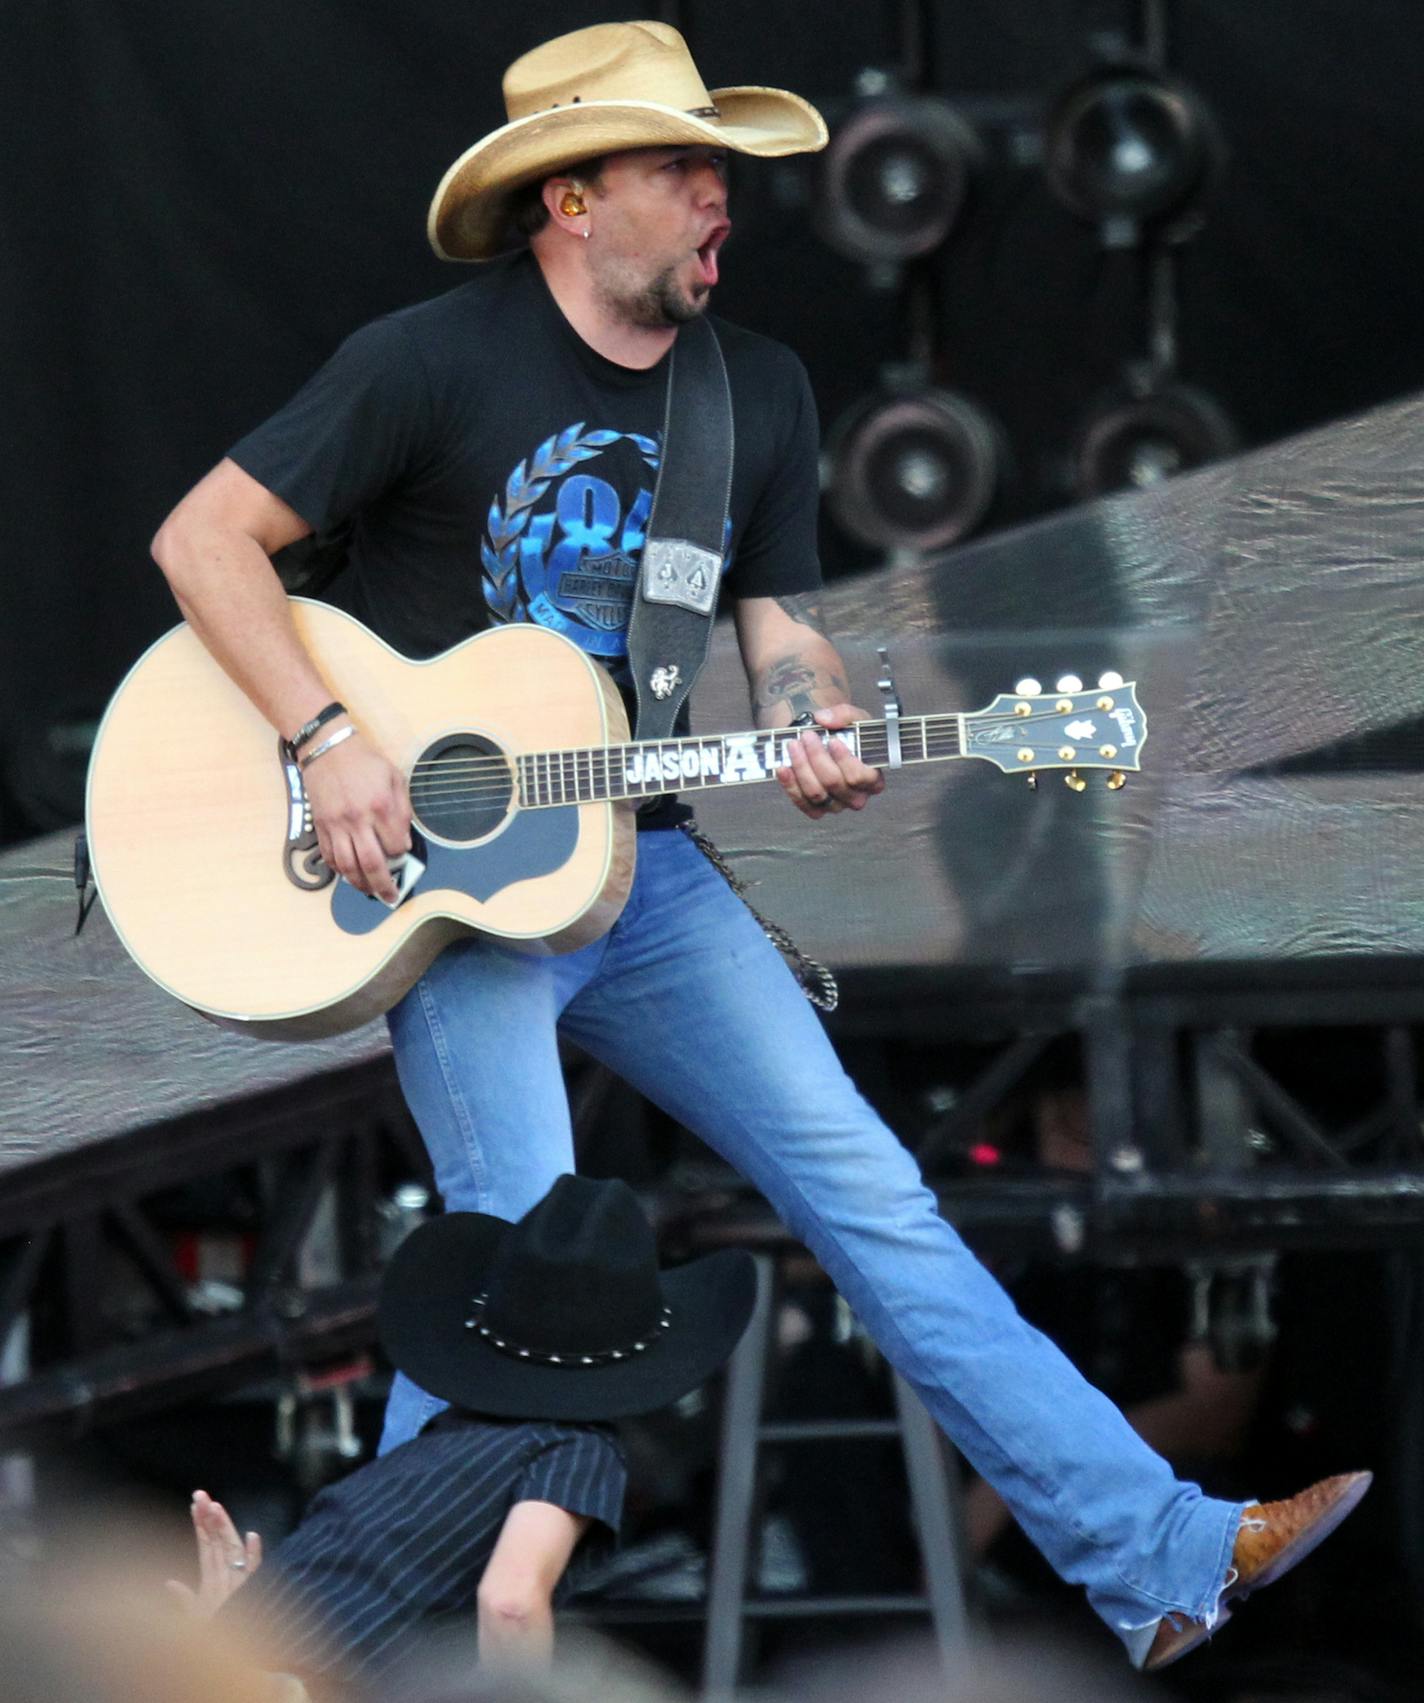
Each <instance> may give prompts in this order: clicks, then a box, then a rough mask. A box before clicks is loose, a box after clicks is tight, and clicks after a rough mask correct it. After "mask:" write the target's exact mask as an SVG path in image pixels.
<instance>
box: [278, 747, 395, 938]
mask: <svg viewBox="0 0 1424 1703" xmlns="http://www.w3.org/2000/svg"><path fill="white" fill-rule="evenodd" d="M347 725H349V724H348V723H336V724H333V726H332V728H331V729H330V730H328V729H326V728H323V729H322V731H321V734H319V735H318V736H317V739H316V740H315V741H313V742H312V747H313V748H314V747H315V746H316V745H319V744H320V743H321V741H322V738H323V736H325V737H328V738H329V737H331V736H332V735H333V734H335V733H338V732H339V731H340V729H341V727H343V726H347ZM303 754H304V753H303V752H300V751H299V752H298V757H299V758H300V757H301V756H302V755H303ZM302 780H303V783H304V784H305V786H306V789H307V801H308V803H309V804H310V805H311V814H312V822H313V825H314V826H315V828H316V836H317V844H318V846H319V847H320V849H321V855H322V859H323V861H324V862H325V863H326V864H327V866H328V867H329V868H331V869H334V870H335V871H336V873H337V874H338V875H342V876H345V878H346V879H347V880H348V881H349V882H350V883H351V885H352V886H353V887H355V888H357V889H358V890H359V891H360V892H362V893H371V894H374V895H375V897H376V898H378V899H384V900H385V901H386V903H387V904H394V903H395V901H396V898H397V890H396V884H395V881H394V879H393V877H392V875H391V870H390V860H391V859H392V858H397V857H400V855H401V854H402V853H403V852H408V851H409V850H410V849H411V841H410V794H409V792H408V790H407V788H406V783H405V776H404V775H402V774H401V772H400V770H399V769H398V768H396V766H395V765H394V764H393V763H392V762H390V761H389V759H388V758H386V757H385V756H384V755H383V753H381V752H380V751H378V750H376V749H375V748H374V747H373V746H372V745H371V744H370V743H369V742H368V741H367V740H366V738H365V737H364V736H363V735H362V733H361V731H360V729H359V728H358V729H357V730H356V731H355V732H354V733H353V734H352V735H351V736H349V737H347V738H345V739H343V740H342V741H341V743H340V744H337V745H333V746H332V747H331V749H329V750H327V751H324V752H322V754H321V755H320V756H319V757H317V758H316V759H315V760H314V761H312V762H311V765H310V767H309V768H306V769H304V770H303V771H302Z"/></svg>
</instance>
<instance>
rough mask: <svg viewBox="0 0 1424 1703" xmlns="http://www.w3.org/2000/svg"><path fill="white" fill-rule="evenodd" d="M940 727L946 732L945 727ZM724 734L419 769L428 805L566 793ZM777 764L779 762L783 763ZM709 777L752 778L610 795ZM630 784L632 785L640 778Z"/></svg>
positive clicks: (945, 747)
mask: <svg viewBox="0 0 1424 1703" xmlns="http://www.w3.org/2000/svg"><path fill="white" fill-rule="evenodd" d="M1017 719H1018V720H1019V721H1020V722H1022V721H1023V720H1024V719H1025V718H1023V717H1019V718H1017ZM862 725H867V724H862ZM875 725H883V724H875ZM768 731H771V730H768ZM939 731H940V732H941V733H943V732H944V731H945V730H939ZM720 738H721V736H719V735H704V736H695V737H693V738H691V739H685V740H669V741H663V742H658V741H646V742H644V743H642V744H635V745H630V746H626V747H618V746H598V747H580V748H572V749H565V750H563V751H553V752H538V753H522V754H520V755H519V756H517V757H516V759H515V762H514V764H513V765H512V764H511V763H510V761H509V759H508V758H505V757H486V758H482V759H479V760H478V761H475V762H465V763H459V764H456V763H450V764H442V763H440V762H439V761H438V760H435V761H428V762H425V763H422V764H418V765H417V774H425V775H426V776H427V778H426V779H425V780H424V783H423V784H422V785H421V786H420V788H419V792H420V801H421V804H422V806H432V805H436V806H438V805H442V804H443V805H447V806H448V805H452V804H455V803H457V802H458V803H472V804H473V803H478V802H481V801H493V800H495V799H501V800H503V799H507V798H508V797H509V795H510V794H511V793H512V792H513V791H514V790H515V788H516V786H519V785H521V784H528V785H530V786H531V788H532V790H533V791H535V792H536V793H537V792H539V791H544V792H548V793H551V794H552V793H554V792H556V791H557V792H560V793H567V792H568V791H570V790H573V791H575V792H576V791H577V790H578V789H579V788H580V787H581V786H582V785H584V784H594V783H595V782H596V781H598V780H601V781H602V782H603V784H604V785H605V786H608V785H610V783H613V782H614V781H615V779H621V777H616V776H615V774H614V773H613V772H612V771H613V770H614V767H615V764H616V763H617V762H618V759H617V758H612V759H610V760H609V761H608V762H607V763H606V764H605V767H604V770H603V772H602V774H601V775H598V774H596V773H595V769H594V764H595V762H596V760H597V759H599V758H600V757H604V756H605V754H608V753H615V752H618V751H620V750H622V751H631V752H639V751H651V752H653V753H655V754H658V755H666V754H667V752H668V750H669V749H671V750H672V751H675V752H676V751H681V750H689V751H698V750H700V749H705V748H708V747H713V748H715V746H716V745H717V744H718V742H719V740H720ZM921 742H922V744H923V746H924V747H925V749H924V751H923V754H922V755H920V756H918V757H916V756H912V757H911V758H910V759H909V760H910V761H911V762H921V761H934V760H935V759H937V758H938V759H946V758H951V757H956V756H959V755H961V753H960V750H959V744H958V739H957V730H956V737H955V738H953V739H951V740H947V741H946V740H944V739H942V738H941V739H939V740H934V739H932V738H930V737H925V738H923V739H922V741H921ZM866 754H867V755H869V754H870V753H868V752H867V753H866ZM1094 755H1096V754H1094ZM1082 760H1083V761H1085V762H1086V761H1090V760H1092V759H1091V758H1087V757H1085V758H1084V759H1082ZM540 761H542V762H543V764H544V770H543V772H542V773H541V772H540V770H539V768H538V763H539V762H540ZM521 764H523V765H526V767H525V769H524V771H523V772H519V765H521ZM530 764H533V768H532V770H531V769H530V768H529V767H528V765H530ZM777 766H778V767H779V766H781V765H777ZM475 769H482V770H484V771H486V773H485V774H484V776H483V777H482V779H481V781H480V782H478V783H477V784H476V785H475V786H474V787H473V788H472V787H471V786H470V784H469V782H468V781H466V780H464V779H462V778H459V777H460V775H461V774H462V773H463V772H464V771H465V770H470V771H473V770H475ZM431 774H433V775H437V776H439V777H440V781H439V782H438V783H437V781H435V780H434V779H431V778H428V777H429V776H430V775H431ZM452 775H453V776H454V777H455V778H454V779H452V778H451V777H452ZM415 778H416V776H415V775H413V776H412V780H413V781H414V780H415ZM755 778H763V779H764V778H765V777H748V779H749V780H751V779H755ZM704 783H705V785H706V786H707V787H709V788H710V787H711V786H717V785H728V784H732V785H736V784H747V783H746V782H742V783H737V782H731V783H728V782H726V781H723V780H722V779H721V778H720V777H717V778H712V777H709V776H707V775H704V774H702V773H701V771H700V769H699V770H698V771H697V772H695V773H686V774H678V775H673V776H666V775H664V774H662V773H661V772H659V773H658V774H657V775H656V776H650V777H648V778H647V779H646V781H645V782H643V783H642V786H643V790H642V791H641V792H628V793H621V794H613V793H609V794H606V795H604V796H606V797H608V798H612V797H615V796H622V797H629V798H636V797H640V796H642V797H648V796H655V795H656V794H657V793H658V792H659V791H661V790H663V789H664V787H666V786H679V787H680V789H682V790H688V791H692V790H702V787H703V785H704ZM625 784H630V785H632V784H636V783H625ZM542 802H545V803H563V802H566V800H565V799H563V798H559V799H554V798H552V797H551V798H549V799H546V800H543V801H542Z"/></svg>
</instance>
